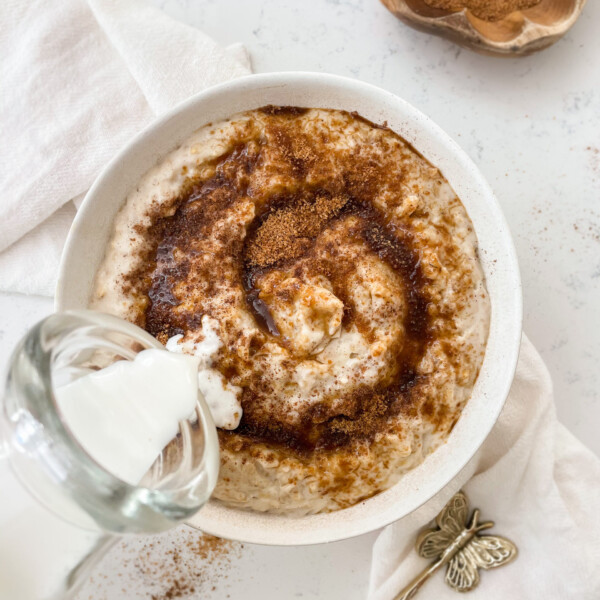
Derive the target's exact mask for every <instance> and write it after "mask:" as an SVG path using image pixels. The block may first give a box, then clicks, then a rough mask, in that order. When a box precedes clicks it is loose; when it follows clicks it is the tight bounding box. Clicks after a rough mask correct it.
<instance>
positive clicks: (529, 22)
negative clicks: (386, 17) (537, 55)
mask: <svg viewBox="0 0 600 600" xmlns="http://www.w3.org/2000/svg"><path fill="white" fill-rule="evenodd" d="M381 1H382V2H383V4H384V5H385V6H386V7H387V8H388V9H389V10H390V11H391V12H392V13H393V14H395V15H396V16H397V17H398V18H399V19H401V20H402V21H404V22H405V23H406V24H407V25H410V26H411V27H414V28H416V29H419V30H421V31H426V32H427V33H433V34H435V35H440V36H442V37H446V38H448V39H450V40H452V41H453V42H456V43H457V44H460V45H461V46H466V47H468V48H472V49H473V50H476V51H478V52H482V53H484V54H495V55H503V56H524V55H527V54H531V53H532V52H536V51H538V50H542V49H543V48H547V47H548V46H550V45H551V44H553V43H554V42H556V41H557V40H558V39H560V38H561V37H562V36H563V35H564V34H565V33H566V32H567V31H568V30H569V29H570V27H571V26H572V25H573V24H574V23H575V21H576V20H577V18H578V17H579V15H580V14H581V11H582V10H583V6H584V4H585V1H586V0H542V1H541V2H540V3H539V4H537V5H536V6H534V7H532V8H528V9H525V10H522V11H521V10H518V11H515V12H512V13H510V14H508V15H507V16H505V17H504V18H501V19H499V20H497V21H485V20H483V19H480V18H478V17H476V16H475V15H474V14H473V13H472V12H471V11H470V10H468V9H462V10H460V11H454V12H453V11H449V10H443V9H439V8H433V7H431V6H429V5H428V4H426V3H425V2H424V0H381Z"/></svg>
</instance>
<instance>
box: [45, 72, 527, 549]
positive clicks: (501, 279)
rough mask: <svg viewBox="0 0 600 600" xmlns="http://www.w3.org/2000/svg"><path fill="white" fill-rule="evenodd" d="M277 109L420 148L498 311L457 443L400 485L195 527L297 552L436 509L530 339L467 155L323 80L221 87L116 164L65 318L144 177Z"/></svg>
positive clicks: (360, 86)
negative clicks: (473, 240) (339, 116)
mask: <svg viewBox="0 0 600 600" xmlns="http://www.w3.org/2000/svg"><path fill="white" fill-rule="evenodd" d="M266 104H276V105H295V106H305V107H322V108H337V109H343V110H348V111H358V112H359V113H360V114H361V115H362V116H363V117H366V118H367V119H369V120H371V121H374V122H376V123H382V122H384V121H387V123H388V125H389V126H390V127H391V128H392V129H393V130H394V131H395V132H397V133H399V134H400V135H401V136H402V137H404V138H405V139H406V140H408V141H409V142H410V143H411V144H412V145H413V146H414V147H415V148H416V149H417V150H419V152H421V153H422V154H423V155H424V156H425V157H426V158H427V159H429V161H431V163H433V164H434V165H435V166H437V167H438V168H439V169H440V170H441V171H442V173H443V174H444V176H445V177H446V178H447V179H448V181H449V182H450V184H451V185H452V187H453V188H454V190H455V191H456V193H457V194H458V196H459V197H460V198H461V200H462V202H463V204H464V205H465V207H466V209H467V211H468V213H469V216H470V217H471V220H472V221H473V224H474V226H475V230H476V232H477V237H478V239H479V251H480V257H481V262H482V265H483V269H484V271H485V276H486V280H487V288H488V291H489V293H490V297H491V303H492V318H491V327H490V334H489V340H488V344H487V350H486V354H485V359H484V362H483V366H482V368H481V372H480V374H479V378H478V380H477V383H476V385H475V389H474V390H473V395H472V397H471V399H470V400H469V402H468V404H467V406H466V407H465V409H464V410H463V413H462V416H461V417H460V420H459V422H458V423H457V425H456V427H455V428H454V430H453V431H452V433H451V435H450V436H449V438H448V441H447V443H446V444H445V445H444V446H442V447H441V448H440V449H439V450H437V452H434V453H433V454H432V455H431V456H429V457H428V458H427V459H426V460H425V461H424V462H423V463H422V464H421V465H420V466H418V467H417V468H415V469H414V470H412V471H410V472H409V473H408V474H407V475H406V476H405V477H404V478H403V479H402V480H401V481H400V482H399V483H398V484H396V485H395V486H394V487H392V488H391V489H389V490H387V491H385V492H382V493H381V494H378V495H376V496H374V497H373V498H370V499H369V500H366V501H364V502H361V503H359V504H357V505H355V506H353V507H351V508H348V509H345V510H341V511H337V512H334V513H328V514H320V515H314V516H308V517H301V518H288V517H283V516H275V515H268V514H259V513H255V512H250V511H242V510H235V509H231V508H227V507H225V506H223V505H222V504H220V503H218V502H211V503H209V504H208V505H207V506H206V507H205V508H203V509H202V510H201V511H200V513H199V514H198V515H197V516H196V517H195V518H194V519H193V521H192V524H193V525H195V526H197V527H199V528H200V529H202V530H203V531H205V532H207V533H211V534H214V535H217V536H221V537H225V538H231V539H238V540H241V541H247V542H254V543H262V544H278V545H297V544H312V543H319V542H329V541H334V540H339V539H343V538H348V537H352V536H355V535H358V534H361V533H366V532H368V531H372V530H374V529H377V528H379V527H382V526H383V525H387V524H388V523H391V522H392V521H395V520H397V519H400V518H402V517H404V516H406V515H407V514H409V513H410V512H412V511H414V510H415V509H416V508H418V507H419V506H420V505H421V504H423V503H424V502H426V501H427V500H428V499H430V498H431V497H432V496H434V495H435V494H436V493H437V492H438V491H440V490H441V489H442V488H443V487H444V486H445V485H446V484H447V483H448V482H449V481H451V480H452V479H453V478H454V477H455V476H456V475H457V474H458V473H459V471H460V470H461V469H462V468H463V467H464V466H465V464H466V463H467V462H468V460H469V459H470V458H471V457H472V456H473V455H474V454H475V452H476V451H477V449H478V448H479V446H480V445H481V443H482V442H483V441H484V439H485V438H486V436H487V435H488V433H489V432H490V430H491V429H492V426H493V425H494V423H495V421H496V419H497V417H498V415H499V413H500V410H501V409H502V406H503V405H504V401H505V399H506V396H507V394H508V391H509V388H510V385H511V382H512V378H513V375H514V370H515V367H516V362H517V357H518V352H519V342H520V337H521V284H520V279H519V270H518V265H517V259H516V254H515V249H514V246H513V243H512V240H511V237H510V233H509V231H508V228H507V225H506V221H505V220H504V216H503V215H502V212H501V210H500V207H499V206H498V203H497V201H496V199H495V198H494V195H493V193H492V191H491V189H490V188H489V186H488V184H487V183H486V182H485V180H484V179H483V177H482V175H481V174H480V173H479V171H478V170H477V168H476V167H475V165H474V164H473V163H472V162H471V160H470V159H469V157H468V156H467V155H466V154H465V153H464V152H463V150H461V148H460V147H459V146H458V145H457V144H456V143H455V142H454V141H453V140H452V139H450V138H449V137H448V135H446V134H445V133H444V132H443V131H442V130H441V129H440V128H439V127H438V126H437V125H435V124H434V123H433V122H432V121H431V120H430V119H429V118H428V117H426V116H425V115H424V114H423V113H421V112H419V111H418V110H417V109H416V108H414V107H412V106H411V105H410V104H408V103H407V102H405V101H404V100H402V99H401V98H398V97H397V96H395V95H393V94H391V93H390V92H387V91H385V90H382V89H379V88H376V87H373V86H371V85H367V84H365V83H362V82H360V81H355V80H352V79H346V78H342V77H336V76H332V75H325V74H319V73H269V74H264V75H252V76H249V77H244V78H242V79H238V80H235V81H232V82H228V83H225V84H223V85H219V86H217V87H214V88H211V89H209V90H207V91H205V92H202V93H201V94H198V95H197V96H195V97H193V98H191V99H190V100H188V101H186V102H184V103H183V104H180V105H179V106H178V107H177V108H175V109H174V110H172V111H171V112H169V113H168V114H166V115H164V116H163V117H161V118H160V119H159V120H157V121H156V122H155V123H154V124H153V125H151V126H150V127H148V128H147V129H146V130H145V131H143V132H142V133H141V134H140V135H138V136H137V137H136V138H135V139H134V140H132V141H131V143H130V144H129V145H128V146H127V147H126V148H124V149H123V150H122V151H121V152H120V153H119V155H118V156H116V157H115V158H114V160H112V161H111V162H110V164H109V165H108V166H107V167H106V169H105V170H104V171H103V173H102V174H101V175H100V176H99V177H98V179H97V180H96V182H95V183H94V185H93V186H92V188H91V189H90V191H89V192H88V194H87V196H86V198H85V200H84V202H83V204H82V206H81V209H80V210H79V212H78V213H77V217H76V219H75V222H74V223H73V227H72V229H71V232H70V235H69V238H68V240H67V244H66V247H65V251H64V254H63V259H62V265H61V270H60V276H59V281H58V289H57V295H56V308H57V309H58V310H65V309H73V308H84V307H86V306H87V304H88V299H89V297H90V293H91V290H92V284H93V279H94V274H95V272H96V270H97V268H98V266H99V264H100V261H101V260H102V257H103V255H104V249H105V246H106V244H107V242H108V239H109V237H110V235H111V232H112V223H113V219H114V217H115V215H116V214H117V211H118V210H119V208H120V207H121V206H122V204H123V202H124V200H125V198H126V196H127V195H128V193H129V192H130V191H131V190H132V189H133V188H134V187H135V186H136V184H137V183H138V181H139V180H140V178H141V177H142V175H143V174H144V173H145V172H146V171H147V170H148V169H150V168H151V167H152V166H154V165H155V164H156V163H157V162H158V161H159V160H161V159H162V158H163V157H164V156H165V155H166V154H167V153H169V152H170V151H171V150H173V149H174V148H176V147H177V146H179V145H180V144H181V143H182V142H183V141H184V140H185V138H187V137H188V136H189V135H190V134H191V133H192V132H193V131H194V130H196V129H198V128H199V127H201V126H202V125H204V124H206V123H208V122H214V121H218V120H220V119H223V118H226V117H228V116H230V115H232V114H234V113H237V112H240V111H243V110H249V109H253V108H257V107H260V106H264V105H266Z"/></svg>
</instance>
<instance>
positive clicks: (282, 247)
mask: <svg viewBox="0 0 600 600" xmlns="http://www.w3.org/2000/svg"><path fill="white" fill-rule="evenodd" d="M346 202H347V198H343V197H341V196H333V197H331V196H326V195H322V196H319V197H317V198H316V199H315V200H314V202H311V201H309V200H306V199H301V200H299V201H297V202H296V203H292V204H291V205H289V206H285V207H284V208H280V209H278V210H275V211H273V212H271V213H270V214H269V215H268V216H267V217H266V219H265V220H264V221H263V222H262V224H261V225H259V227H258V228H257V230H256V233H255V235H254V238H253V240H252V243H251V244H249V245H248V247H247V249H246V257H247V260H248V261H249V262H250V264H251V265H253V266H257V267H266V266H270V265H273V264H275V263H277V262H279V261H281V260H285V259H291V258H297V257H298V256H300V255H302V254H303V253H304V252H305V251H306V249H307V248H308V246H309V245H310V244H311V243H312V238H314V237H315V236H316V235H317V234H319V233H320V232H321V230H322V229H323V226H324V225H325V224H326V223H327V222H328V221H329V220H330V219H331V218H332V217H334V216H336V215H338V214H339V212H340V210H341V209H342V208H343V207H344V205H345V204H346Z"/></svg>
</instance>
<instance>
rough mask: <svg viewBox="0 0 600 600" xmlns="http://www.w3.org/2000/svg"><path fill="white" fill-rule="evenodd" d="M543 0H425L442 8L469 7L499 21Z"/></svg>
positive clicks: (479, 14)
mask: <svg viewBox="0 0 600 600" xmlns="http://www.w3.org/2000/svg"><path fill="white" fill-rule="evenodd" d="M541 1H542V0H424V2H425V4H427V5H429V6H432V7H433V8H440V9H442V10H450V11H459V10H463V9H465V8H466V9H467V10H469V11H471V12H472V13H473V14H474V15H475V16H476V17H478V18H479V19H483V20H484V21H498V20H500V19H503V18H504V17H506V16H508V15H509V14H510V13H512V12H515V11H517V10H525V9H527V8H532V7H533V6H537V5H538V4H539V3H540V2H541Z"/></svg>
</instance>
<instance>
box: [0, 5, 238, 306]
mask: <svg viewBox="0 0 600 600" xmlns="http://www.w3.org/2000/svg"><path fill="white" fill-rule="evenodd" d="M0 24H1V28H0V55H1V56H2V61H1V62H0V80H1V81H2V94H0V119H1V123H2V132H3V142H4V143H3V144H2V145H0V164H1V165H2V171H1V172H0V187H1V189H2V200H1V201H0V290H5V291H20V292H25V293H39V294H45V295H52V294H53V293H54V285H55V281H56V275H57V270H58V263H59V259H60V254H61V251H62V247H63V244H64V240H65V238H66V235H67V232H68V230H69V227H70V224H71V221H72V220H73V216H74V214H75V211H76V206H75V204H74V203H73V202H72V200H76V201H80V200H81V198H82V197H83V194H84V193H85V191H86V190H87V189H88V187H89V186H90V184H91V183H92V182H93V180H94V178H95V177H96V175H97V174H98V172H99V171H100V170H101V168H102V167H103V166H104V165H105V164H106V163H107V162H108V161H109V160H110V159H111V158H112V157H113V156H114V154H115V153H116V152H117V151H118V150H119V149H120V148H121V147H122V146H123V145H124V144H125V143H126V142H127V141H128V140H129V139H130V138H131V137H132V136H133V135H135V134H136V133H137V132H139V131H140V129H142V128H143V127H144V126H145V125H147V124H148V123H150V122H151V121H152V120H153V119H154V118H155V117H156V116H157V115H159V114H160V113H162V112H164V111H165V110H167V109H169V108H172V107H173V106H175V105H176V104H178V103H179V102H181V101H182V100H185V99H186V98H188V97H190V96H191V95H193V94H195V93H197V92H199V91H201V90H203V89H205V88H207V87H209V86H211V85H214V84H216V83H221V82H223V81H226V80H229V79H232V78H234V77H239V76H241V75H247V74H249V73H250V64H249V60H248V56H247V54H246V52H245V49H244V48H243V47H242V46H240V45H237V46H234V47H229V48H221V47H220V46H218V45H217V44H216V43H215V42H214V41H213V40H211V39H210V38H209V37H207V36H206V35H204V34H203V33H202V32H200V31H199V30H197V29H195V28H193V27H190V26H188V25H186V24H184V23H180V22H178V21H175V20H173V19H171V18H169V17H168V16H167V15H165V14H164V13H163V12H161V11H160V10H158V9H156V8H153V7H151V6H148V5H146V4H145V3H144V2H142V1H140V0H128V1H127V2H122V1H120V0H87V1H86V0H61V1H60V2H48V1H47V0H5V1H4V2H1V3H0Z"/></svg>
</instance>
